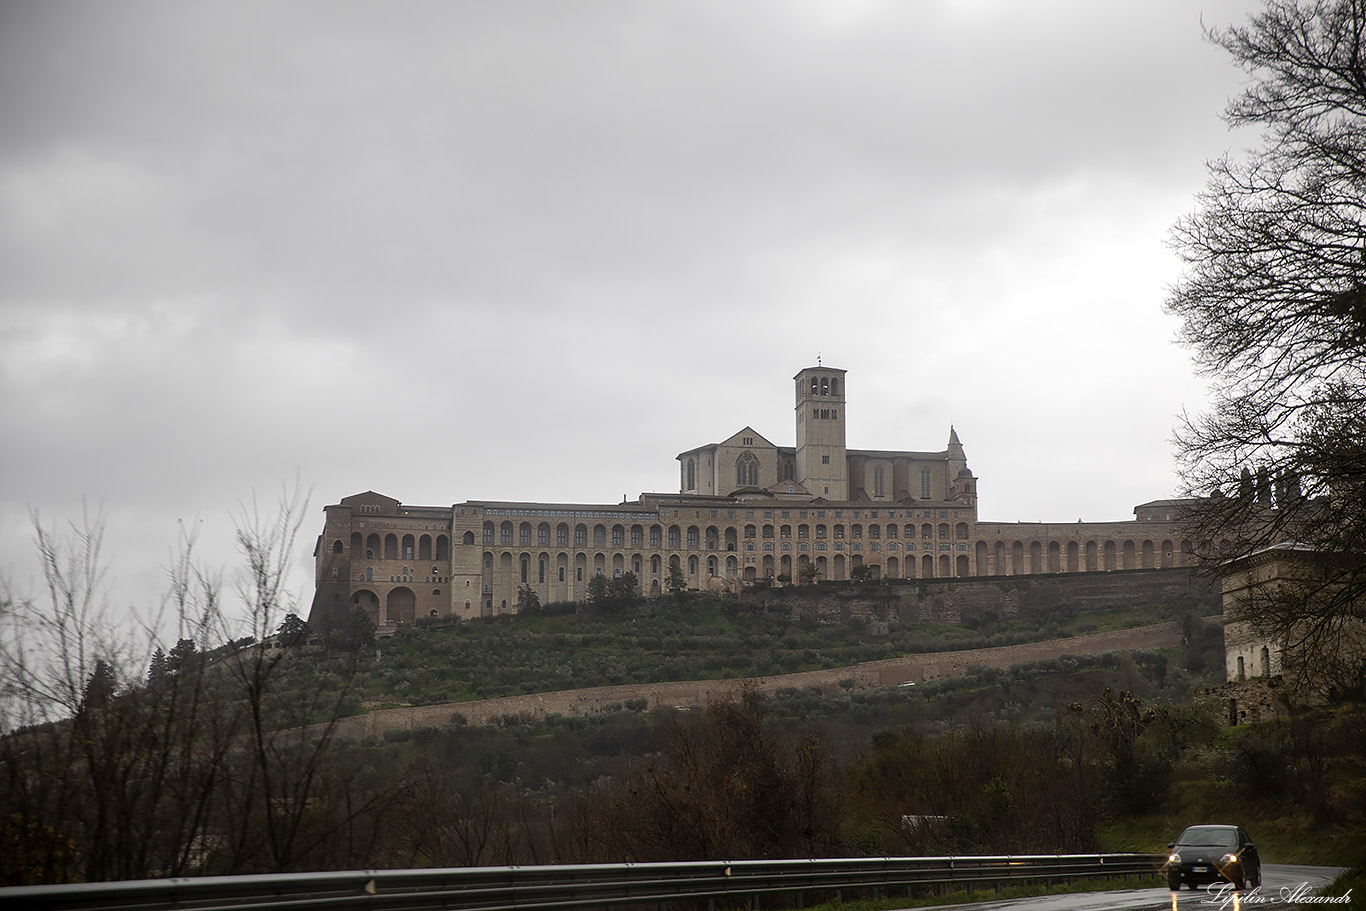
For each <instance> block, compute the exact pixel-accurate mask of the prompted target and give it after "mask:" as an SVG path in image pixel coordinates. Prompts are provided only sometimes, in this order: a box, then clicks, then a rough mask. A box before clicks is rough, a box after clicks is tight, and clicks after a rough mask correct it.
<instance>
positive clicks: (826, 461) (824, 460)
mask: <svg viewBox="0 0 1366 911" xmlns="http://www.w3.org/2000/svg"><path fill="white" fill-rule="evenodd" d="M821 464H822V465H829V464H830V456H828V455H823V456H821Z"/></svg>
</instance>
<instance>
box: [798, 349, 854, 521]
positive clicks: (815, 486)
mask: <svg viewBox="0 0 1366 911" xmlns="http://www.w3.org/2000/svg"><path fill="white" fill-rule="evenodd" d="M793 379H794V380H795V381H796V383H797V410H796V420H797V480H798V481H800V482H801V484H802V486H803V487H805V488H806V489H807V491H808V492H809V493H810V494H811V495H812V496H816V497H824V498H825V499H827V500H835V501H844V500H847V499H849V463H848V459H847V457H846V456H845V450H844V399H845V394H846V391H845V387H844V371H843V370H840V369H839V368H838V367H822V366H820V365H819V364H817V366H815V367H807V368H806V369H804V370H802V371H801V372H800V373H798V374H797V375H796V376H795V377H794V378H793Z"/></svg>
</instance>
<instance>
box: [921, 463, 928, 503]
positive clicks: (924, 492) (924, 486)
mask: <svg viewBox="0 0 1366 911" xmlns="http://www.w3.org/2000/svg"><path fill="white" fill-rule="evenodd" d="M929 498H930V470H929V469H928V468H922V469H920V499H922V500H928V499H929Z"/></svg>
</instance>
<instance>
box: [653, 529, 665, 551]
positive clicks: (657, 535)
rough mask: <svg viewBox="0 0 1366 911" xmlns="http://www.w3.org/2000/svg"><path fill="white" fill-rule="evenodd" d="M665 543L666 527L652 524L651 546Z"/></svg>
mask: <svg viewBox="0 0 1366 911" xmlns="http://www.w3.org/2000/svg"><path fill="white" fill-rule="evenodd" d="M663 543H664V529H663V528H662V527H661V526H659V525H651V526H650V546H651V547H660V546H661V545H662V544H663Z"/></svg>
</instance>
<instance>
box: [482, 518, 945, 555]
mask: <svg viewBox="0 0 1366 911" xmlns="http://www.w3.org/2000/svg"><path fill="white" fill-rule="evenodd" d="M794 537H795V538H796V539H798V540H802V539H814V540H822V539H826V538H829V539H832V540H836V541H839V540H845V539H850V540H856V541H857V540H862V539H864V538H865V537H866V538H867V539H868V540H874V541H876V540H882V539H884V538H886V539H888V540H896V539H898V538H904V539H915V538H917V537H919V538H920V539H921V540H929V539H937V540H948V539H953V540H959V541H962V540H966V539H967V537H968V524H967V523H966V522H957V523H953V524H950V523H948V522H940V523H938V524H935V523H932V522H923V523H920V524H916V523H913V522H910V523H906V524H904V525H898V524H897V523H895V522H892V523H888V524H886V525H883V524H879V523H868V524H864V523H861V522H854V523H847V524H846V523H842V522H840V523H833V524H827V523H824V522H821V523H807V522H802V523H798V524H790V523H782V524H773V523H763V524H759V523H748V524H745V525H744V526H741V527H736V526H724V527H721V526H717V525H706V526H700V525H688V526H680V525H670V526H668V527H667V528H665V527H664V526H662V525H658V524H652V525H649V526H646V525H642V524H634V525H629V526H628V525H623V524H616V525H611V526H607V525H603V524H596V525H593V526H591V527H590V526H588V525H586V524H583V523H579V524H577V525H574V526H573V527H572V529H571V526H570V525H569V524H568V523H566V522H560V523H559V524H557V525H555V526H553V527H552V526H551V524H550V523H549V522H541V523H539V524H538V525H532V524H531V523H530V522H522V523H520V524H514V523H512V522H502V523H501V524H497V525H495V524H494V523H493V522H485V523H484V528H483V543H484V544H504V545H520V546H527V545H533V544H534V545H537V546H541V547H546V546H550V545H554V546H556V547H567V546H569V545H570V542H571V540H572V542H573V546H575V547H589V546H594V547H601V546H604V545H608V544H610V545H611V546H612V547H626V546H630V547H632V548H647V547H648V548H650V549H659V548H661V547H665V546H666V543H665V542H666V540H667V547H668V548H669V549H671V550H679V549H681V548H683V547H684V546H685V545H684V542H685V541H686V547H687V548H688V549H703V550H721V549H726V550H737V549H738V548H737V547H736V546H735V545H736V544H737V543H738V541H740V540H742V539H765V538H794ZM472 538H473V533H472V532H470V533H467V534H466V536H465V539H466V540H465V543H466V544H472V543H474V542H473V540H472ZM723 545H724V548H723Z"/></svg>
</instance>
